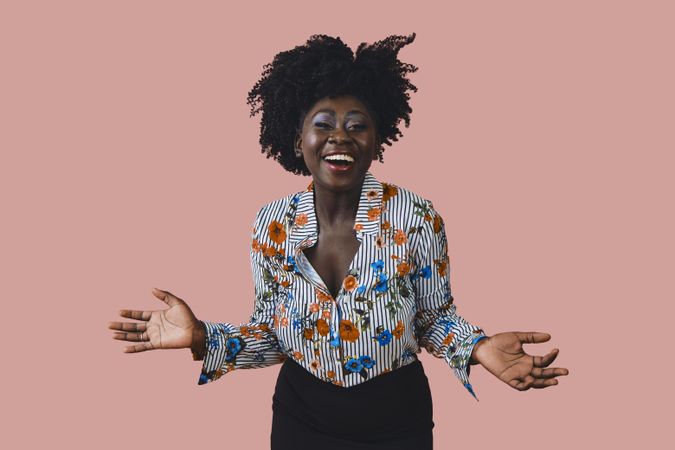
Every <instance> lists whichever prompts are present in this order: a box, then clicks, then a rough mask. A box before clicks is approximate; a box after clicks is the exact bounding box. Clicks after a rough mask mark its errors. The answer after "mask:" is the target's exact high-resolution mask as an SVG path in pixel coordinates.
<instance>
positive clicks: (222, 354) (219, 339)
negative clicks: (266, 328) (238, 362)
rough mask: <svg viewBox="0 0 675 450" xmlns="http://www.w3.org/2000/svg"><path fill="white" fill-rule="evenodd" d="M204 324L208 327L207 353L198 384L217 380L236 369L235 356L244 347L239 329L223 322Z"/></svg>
mask: <svg viewBox="0 0 675 450" xmlns="http://www.w3.org/2000/svg"><path fill="white" fill-rule="evenodd" d="M204 325H205V327H206V353H205V354H204V363H203V364H202V370H201V374H200V375H199V381H198V382H197V384H206V383H210V382H212V381H216V380H217V379H218V378H220V377H221V376H223V375H224V374H226V373H228V372H231V371H232V370H234V357H235V356H236V354H237V353H239V351H240V350H241V348H242V340H241V338H240V337H239V336H238V334H239V333H238V330H236V329H232V327H231V326H229V325H227V324H222V323H215V322H204ZM235 330H236V331H235ZM230 362H231V363H230Z"/></svg>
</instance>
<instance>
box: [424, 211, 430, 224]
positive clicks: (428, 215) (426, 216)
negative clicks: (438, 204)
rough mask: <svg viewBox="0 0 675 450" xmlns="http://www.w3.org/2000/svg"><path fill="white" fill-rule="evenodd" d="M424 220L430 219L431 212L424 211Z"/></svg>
mask: <svg viewBox="0 0 675 450" xmlns="http://www.w3.org/2000/svg"><path fill="white" fill-rule="evenodd" d="M424 220H426V221H427V222H428V221H430V220H431V214H429V213H428V212H427V213H424Z"/></svg>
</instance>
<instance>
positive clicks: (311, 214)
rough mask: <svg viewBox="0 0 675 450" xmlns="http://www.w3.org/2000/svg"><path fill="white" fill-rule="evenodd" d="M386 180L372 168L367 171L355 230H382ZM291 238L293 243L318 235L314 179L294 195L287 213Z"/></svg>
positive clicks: (377, 231) (358, 233) (358, 232)
mask: <svg viewBox="0 0 675 450" xmlns="http://www.w3.org/2000/svg"><path fill="white" fill-rule="evenodd" d="M381 213H382V183H380V182H379V181H378V180H377V179H376V178H375V177H374V176H373V174H372V173H370V171H367V172H366V176H365V179H364V181H363V186H362V187H361V197H360V199H359V206H358V209H357V211H356V221H355V223H354V230H356V234H357V236H358V235H363V234H365V235H376V234H378V233H379V231H380V218H381V217H382V214H381ZM286 218H287V220H288V229H289V230H290V233H289V235H290V236H289V239H290V241H291V242H292V243H297V242H300V241H302V240H304V239H307V238H313V239H316V238H317V237H318V233H317V232H318V226H317V218H316V210H315V208H314V182H313V181H312V182H310V183H309V186H307V189H305V190H304V191H302V192H298V193H297V194H295V195H294V196H293V198H292V199H291V203H290V205H289V210H288V213H287V215H286Z"/></svg>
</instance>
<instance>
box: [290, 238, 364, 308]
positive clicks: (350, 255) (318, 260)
mask: <svg viewBox="0 0 675 450" xmlns="http://www.w3.org/2000/svg"><path fill="white" fill-rule="evenodd" d="M360 246H361V241H359V240H358V239H357V238H356V235H355V234H354V233H353V232H351V233H349V232H342V233H340V232H335V233H322V234H321V235H319V237H318V240H317V242H316V243H314V245H312V246H311V247H307V248H304V249H303V250H301V251H302V253H303V255H302V256H305V258H306V260H307V262H308V263H309V265H310V266H311V267H308V269H309V270H310V271H312V270H313V271H314V272H315V273H316V275H317V278H318V281H320V282H321V283H323V284H324V285H325V286H326V288H327V289H328V291H329V293H330V294H331V295H332V296H333V297H334V298H335V297H337V296H338V295H339V291H340V288H341V287H342V284H343V281H344V279H345V278H346V276H347V274H348V271H349V269H350V268H351V266H352V263H353V262H354V261H355V259H356V256H357V253H358V250H359V247H360Z"/></svg>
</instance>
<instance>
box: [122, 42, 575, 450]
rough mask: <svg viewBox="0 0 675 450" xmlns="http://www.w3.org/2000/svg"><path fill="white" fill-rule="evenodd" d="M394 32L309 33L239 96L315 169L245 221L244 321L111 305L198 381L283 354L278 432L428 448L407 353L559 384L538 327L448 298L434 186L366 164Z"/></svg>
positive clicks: (403, 83) (421, 386)
mask: <svg viewBox="0 0 675 450" xmlns="http://www.w3.org/2000/svg"><path fill="white" fill-rule="evenodd" d="M414 37H415V35H414V34H413V35H411V36H408V37H405V36H390V37H388V38H386V39H384V40H382V41H379V42H376V43H375V44H372V45H370V46H368V45H366V44H361V45H360V46H359V48H358V49H357V51H356V53H355V54H353V53H352V51H351V50H350V49H349V47H347V46H346V45H345V44H344V43H343V42H342V41H341V40H340V39H339V38H331V37H328V36H324V35H316V36H312V37H311V38H310V39H309V40H308V41H307V43H306V44H305V45H302V46H298V47H296V48H294V49H292V50H289V51H286V52H282V53H279V54H278V55H276V57H275V58H274V61H273V62H272V63H270V64H268V65H266V66H265V71H264V73H263V77H262V78H261V80H259V81H258V82H257V83H256V85H255V86H254V87H253V89H252V90H251V92H250V93H249V96H248V103H249V104H250V106H251V113H252V115H254V114H256V113H258V112H262V120H261V133H260V143H261V145H262V150H263V152H266V154H267V157H273V158H274V159H275V160H277V161H278V162H279V163H280V164H281V165H282V167H284V169H286V170H288V171H290V172H293V173H295V174H301V175H311V176H312V182H311V183H310V185H309V186H308V187H307V189H305V190H304V191H301V192H297V193H294V194H291V195H288V196H286V197H284V198H281V199H278V200H275V201H273V202H271V203H268V204H267V205H265V206H264V207H263V208H261V209H260V210H259V211H258V213H257V215H256V218H255V221H254V223H253V233H252V236H251V268H252V271H253V277H254V282H255V309H254V312H253V315H252V317H251V320H250V321H249V322H248V323H245V324H241V325H239V326H235V325H232V324H228V323H215V322H204V321H200V320H198V319H197V318H196V317H195V315H194V314H193V313H192V311H191V310H190V308H189V307H188V305H187V304H186V303H185V302H184V301H183V300H181V299H179V298H177V297H176V296H174V295H172V294H171V293H169V292H166V291H161V290H157V289H155V290H154V291H153V293H154V294H155V296H157V297H158V298H159V299H161V300H163V301H164V302H166V303H167V305H168V309H165V310H162V311H130V310H123V311H121V313H120V314H121V316H122V317H126V318H132V319H138V320H140V321H141V322H137V323H132V322H114V323H111V324H110V328H112V329H114V330H118V331H117V332H116V333H115V334H114V336H113V337H114V338H115V339H120V340H126V341H132V342H138V343H137V344H135V345H132V346H130V347H127V348H126V349H125V351H126V352H140V351H146V350H153V349H158V348H191V349H192V352H193V356H194V359H195V360H203V361H204V363H203V367H202V372H201V376H200V379H199V384H205V383H209V382H211V381H215V380H217V379H218V378H220V377H221V376H222V375H224V374H226V373H228V372H230V371H232V370H235V369H242V368H253V367H265V366H269V365H272V364H277V363H283V366H282V368H281V370H280V372H279V378H278V380H277V385H276V389H275V393H274V398H273V410H274V416H273V423H272V434H271V440H272V448H274V449H286V448H289V449H290V448H294V449H302V448H321V449H333V448H368V449H379V448H382V449H384V448H386V449H397V448H411V449H430V448H432V428H433V426H434V424H433V421H432V402H431V395H430V392H429V385H428V381H427V378H426V376H425V374H424V370H423V368H422V365H421V363H420V362H419V360H418V359H417V353H419V352H420V351H421V350H420V349H421V348H422V347H424V348H426V349H427V350H428V351H429V352H430V353H431V354H433V355H435V356H437V357H439V358H444V359H445V360H446V361H447V362H448V364H449V365H450V367H451V368H452V369H453V371H454V373H455V375H456V376H457V378H458V379H459V380H460V381H461V383H462V384H463V385H464V386H465V388H466V389H467V390H468V392H469V393H470V394H471V395H473V396H474V397H475V394H474V392H473V389H472V386H471V384H470V383H469V371H470V366H471V365H475V364H480V365H482V366H483V367H485V368H486V369H487V370H488V371H489V372H490V373H492V374H494V375H495V376H497V377H498V378H499V379H500V380H502V381H504V382H505V383H507V384H509V385H510V386H511V387H513V388H515V389H518V390H527V389H529V388H544V387H548V386H553V385H555V384H557V380H556V378H555V377H556V376H559V375H567V374H568V371H567V369H564V368H548V366H549V365H550V364H551V362H552V361H553V360H554V359H555V358H556V356H557V349H554V350H553V351H551V352H550V353H549V354H547V355H545V356H543V357H541V356H530V355H528V354H526V353H525V352H524V351H523V348H522V344H523V343H535V342H545V341H547V340H548V339H550V336H549V335H548V334H545V333H537V332H529V333H522V332H509V333H499V334H495V335H493V336H489V337H488V336H486V335H485V334H484V333H483V331H482V330H481V329H480V328H479V327H477V326H475V325H471V324H470V323H468V322H467V321H466V320H464V319H463V318H462V317H460V316H458V315H457V314H456V312H455V311H456V307H455V305H454V303H453V297H452V295H451V294H450V285H449V263H448V256H447V238H446V235H445V226H444V223H443V219H442V218H441V216H440V215H439V213H438V212H437V211H436V210H435V209H434V207H433V204H432V202H431V201H429V200H427V199H424V198H423V197H420V196H419V195H416V194H415V193H413V192H412V191H410V190H408V189H405V188H403V187H400V186H397V185H394V184H390V183H383V182H380V181H378V180H377V179H376V178H375V177H374V176H373V175H372V174H371V173H370V171H369V169H370V166H371V164H372V161H374V160H376V159H377V160H379V161H382V153H383V151H384V149H383V145H384V144H387V145H391V144H392V141H396V140H397V138H398V136H400V135H401V132H400V130H399V129H398V124H399V122H400V121H401V120H404V122H405V125H406V126H408V125H409V121H410V117H409V113H410V112H412V110H411V108H410V107H409V105H408V99H409V95H408V91H416V90H417V89H416V87H415V86H414V85H412V84H411V83H410V81H409V80H408V79H407V74H408V73H410V72H414V71H415V70H417V68H416V67H415V66H412V65H410V64H405V63H402V62H400V61H399V60H398V51H399V50H400V48H401V47H403V46H404V45H406V44H408V43H410V42H412V41H413V40H414Z"/></svg>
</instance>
